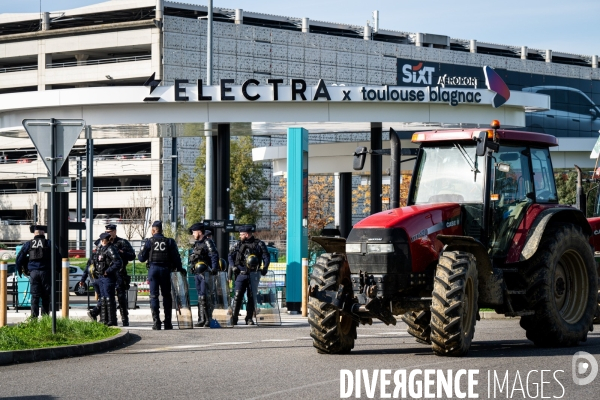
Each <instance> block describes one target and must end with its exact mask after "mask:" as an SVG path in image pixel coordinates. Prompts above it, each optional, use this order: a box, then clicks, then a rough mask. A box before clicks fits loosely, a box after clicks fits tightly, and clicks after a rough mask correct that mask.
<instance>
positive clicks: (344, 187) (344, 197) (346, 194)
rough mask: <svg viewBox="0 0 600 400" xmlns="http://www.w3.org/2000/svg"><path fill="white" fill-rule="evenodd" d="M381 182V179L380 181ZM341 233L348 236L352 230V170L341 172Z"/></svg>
mask: <svg viewBox="0 0 600 400" xmlns="http://www.w3.org/2000/svg"><path fill="white" fill-rule="evenodd" d="M380 182H381V181H380ZM339 226H340V235H341V236H342V237H345V238H348V235H349V234H350V231H351V230H352V172H343V173H341V174H340V225H339Z"/></svg>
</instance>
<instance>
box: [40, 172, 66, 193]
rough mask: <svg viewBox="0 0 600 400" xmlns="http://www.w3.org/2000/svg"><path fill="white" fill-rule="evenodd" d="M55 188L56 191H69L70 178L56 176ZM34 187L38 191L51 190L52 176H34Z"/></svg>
mask: <svg viewBox="0 0 600 400" xmlns="http://www.w3.org/2000/svg"><path fill="white" fill-rule="evenodd" d="M55 186H56V189H54V190H56V191H57V192H66V193H69V192H70V191H71V178H69V177H63V176H59V177H57V178H56V184H55ZM35 188H36V190H37V191H38V192H48V193H50V191H51V190H52V178H50V177H43V178H36V182H35Z"/></svg>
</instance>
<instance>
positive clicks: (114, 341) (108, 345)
mask: <svg viewBox="0 0 600 400" xmlns="http://www.w3.org/2000/svg"><path fill="white" fill-rule="evenodd" d="M130 340H131V335H130V334H129V331H126V332H124V331H121V332H119V333H117V334H116V335H115V336H113V337H111V338H108V339H103V340H100V341H98V342H91V343H83V344H76V345H70V346H58V347H47V348H43V349H32V350H14V351H0V365H9V364H14V363H24V362H34V361H45V360H58V359H60V358H67V357H78V356H84V355H87V354H92V353H98V352H101V351H106V350H109V349H112V348H113V347H117V346H119V345H121V344H125V343H127V342H129V341H130Z"/></svg>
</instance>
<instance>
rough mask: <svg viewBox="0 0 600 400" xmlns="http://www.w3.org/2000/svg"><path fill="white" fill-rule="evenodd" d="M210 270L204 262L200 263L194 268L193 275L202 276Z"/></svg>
mask: <svg viewBox="0 0 600 400" xmlns="http://www.w3.org/2000/svg"><path fill="white" fill-rule="evenodd" d="M207 268H208V265H206V263H205V262H204V261H198V262H197V263H196V264H194V266H193V267H192V274H201V273H203V272H204V271H206V269H207Z"/></svg>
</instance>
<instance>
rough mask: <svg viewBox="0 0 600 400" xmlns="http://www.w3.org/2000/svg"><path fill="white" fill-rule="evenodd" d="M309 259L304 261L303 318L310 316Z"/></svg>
mask: <svg viewBox="0 0 600 400" xmlns="http://www.w3.org/2000/svg"><path fill="white" fill-rule="evenodd" d="M307 304H308V258H303V259H302V316H303V317H306V316H307V315H308V306H307Z"/></svg>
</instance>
